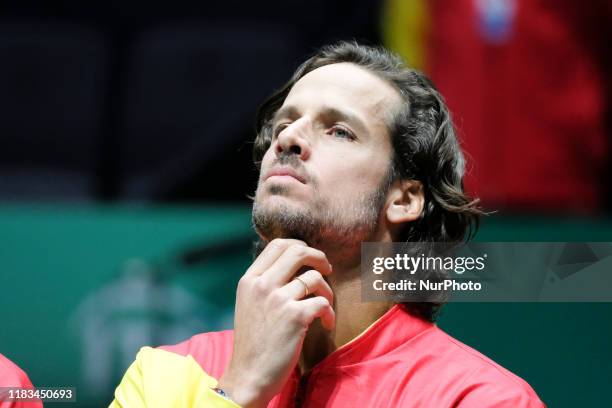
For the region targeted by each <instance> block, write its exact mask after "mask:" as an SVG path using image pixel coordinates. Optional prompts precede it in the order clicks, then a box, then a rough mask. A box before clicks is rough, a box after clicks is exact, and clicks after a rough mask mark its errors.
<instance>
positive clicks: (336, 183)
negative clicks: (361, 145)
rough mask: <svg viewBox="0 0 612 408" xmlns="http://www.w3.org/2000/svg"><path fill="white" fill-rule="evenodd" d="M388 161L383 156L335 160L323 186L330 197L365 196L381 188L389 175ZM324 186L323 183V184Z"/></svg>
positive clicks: (339, 156) (351, 157)
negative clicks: (384, 179) (381, 184)
mask: <svg viewBox="0 0 612 408" xmlns="http://www.w3.org/2000/svg"><path fill="white" fill-rule="evenodd" d="M388 164H389V163H388V160H387V159H386V158H383V157H381V155H378V156H377V155H374V154H362V155H348V154H345V155H342V154H339V155H337V156H335V157H334V158H333V165H330V167H329V168H328V169H327V174H326V176H327V177H324V179H325V180H326V181H327V182H326V183H324V185H322V186H321V187H322V188H325V189H326V190H327V191H328V192H329V195H330V196H333V197H338V196H341V197H351V198H354V197H356V196H363V195H365V194H368V193H370V192H372V191H374V190H375V189H377V188H378V187H379V186H380V183H381V182H382V180H383V178H384V177H385V176H386V174H387V169H388ZM322 184H323V183H322Z"/></svg>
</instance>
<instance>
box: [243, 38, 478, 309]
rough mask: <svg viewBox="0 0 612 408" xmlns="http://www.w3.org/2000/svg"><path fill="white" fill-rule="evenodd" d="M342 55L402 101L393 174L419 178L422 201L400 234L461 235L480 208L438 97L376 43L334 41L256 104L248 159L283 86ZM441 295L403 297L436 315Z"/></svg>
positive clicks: (414, 237)
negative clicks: (421, 299) (435, 298)
mask: <svg viewBox="0 0 612 408" xmlns="http://www.w3.org/2000/svg"><path fill="white" fill-rule="evenodd" d="M342 62H348V63H353V64H356V65H358V66H359V67H361V68H364V69H366V70H368V71H369V72H371V73H373V74H375V75H377V76H378V77H379V78H381V79H383V80H385V81H387V82H388V83H390V84H391V85H393V86H394V87H395V89H396V90H397V91H398V92H399V94H400V95H401V97H402V100H403V101H404V103H403V104H402V107H401V109H400V110H399V111H398V112H396V113H395V114H394V115H393V119H392V120H391V123H388V128H389V134H390V135H391V139H392V145H393V150H394V158H393V162H392V163H391V166H392V168H391V171H392V175H393V179H407V180H418V181H420V182H421V183H422V185H423V191H424V195H425V206H424V209H423V212H422V214H421V217H420V218H419V220H417V221H415V222H410V223H407V224H406V227H405V229H404V230H403V232H402V234H401V236H400V237H399V238H398V240H400V241H409V242H448V243H454V242H456V243H461V242H464V241H467V240H469V239H470V238H471V237H472V236H473V235H474V234H475V233H476V230H477V229H478V221H479V216H480V215H482V214H483V211H482V210H481V209H480V208H479V207H478V200H477V199H471V198H470V197H469V196H468V195H467V194H466V193H465V192H464V191H463V175H464V172H465V159H464V157H463V153H462V152H461V148H460V146H459V142H458V139H457V136H456V132H455V129H454V126H453V123H452V120H451V115H450V113H449V110H448V107H447V106H446V104H445V103H444V99H443V98H442V96H441V95H440V93H439V92H438V91H437V90H436V88H435V87H434V85H433V83H432V82H431V80H430V79H429V78H427V77H426V76H425V75H424V74H423V73H421V72H419V71H417V70H415V69H412V68H409V67H407V66H406V65H405V64H404V63H403V61H402V60H401V58H400V57H399V56H397V55H395V54H393V53H392V52H390V51H388V50H387V49H385V48H382V47H370V46H364V45H360V44H358V43H356V42H344V41H343V42H339V43H336V44H332V45H328V46H325V47H323V48H321V49H320V50H319V51H317V52H316V53H315V54H314V56H312V57H311V58H309V59H308V60H307V61H305V62H304V63H303V64H302V65H300V66H299V67H298V68H297V70H296V71H295V73H294V74H293V76H292V77H291V79H290V80H289V81H288V82H287V83H286V84H285V85H284V86H283V87H282V88H280V89H279V90H277V91H276V92H274V93H273V94H272V95H271V96H270V97H269V98H268V99H267V100H266V101H265V102H264V103H263V104H262V105H261V107H260V108H259V111H258V113H257V117H256V127H257V129H256V131H257V137H256V139H255V143H254V147H253V159H254V161H255V163H256V164H257V165H259V163H260V162H261V159H262V157H263V155H264V154H265V152H266V151H267V150H268V148H269V147H270V144H271V142H272V124H271V120H272V118H273V116H274V114H275V113H276V111H277V110H278V109H279V108H280V107H281V106H282V104H283V103H284V101H285V98H286V97H287V95H288V94H289V91H290V90H291V88H292V87H293V85H295V83H296V82H297V81H298V80H300V78H302V77H303V76H304V75H306V74H308V73H309V72H311V71H313V70H315V69H317V68H320V67H322V66H325V65H330V64H336V63H342ZM443 303H444V302H442V301H441V302H423V303H416V302H415V303H407V304H406V309H407V310H408V311H409V312H411V313H413V314H415V315H418V316H419V317H421V318H424V319H426V320H429V321H434V320H435V318H436V317H437V314H438V312H439V310H440V308H441V306H442V305H443Z"/></svg>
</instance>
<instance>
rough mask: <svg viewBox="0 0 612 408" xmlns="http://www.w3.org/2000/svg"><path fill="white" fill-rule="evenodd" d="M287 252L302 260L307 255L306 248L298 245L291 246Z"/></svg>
mask: <svg viewBox="0 0 612 408" xmlns="http://www.w3.org/2000/svg"><path fill="white" fill-rule="evenodd" d="M289 250H290V251H291V253H292V254H293V255H294V256H296V257H298V258H304V257H306V255H307V254H308V248H307V247H304V246H302V245H298V244H293V245H291V247H290V248H289Z"/></svg>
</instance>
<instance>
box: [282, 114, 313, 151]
mask: <svg viewBox="0 0 612 408" xmlns="http://www.w3.org/2000/svg"><path fill="white" fill-rule="evenodd" d="M304 119H305V118H302V119H300V120H297V121H295V122H293V123H291V124H290V125H288V126H287V127H286V128H285V129H283V130H282V131H281V132H280V133H279V134H278V137H277V140H276V155H277V156H280V155H283V154H284V155H287V154H295V155H297V156H298V157H299V158H300V159H301V160H308V157H310V153H311V147H310V143H309V142H308V137H307V132H308V123H307V122H308V121H307V120H304Z"/></svg>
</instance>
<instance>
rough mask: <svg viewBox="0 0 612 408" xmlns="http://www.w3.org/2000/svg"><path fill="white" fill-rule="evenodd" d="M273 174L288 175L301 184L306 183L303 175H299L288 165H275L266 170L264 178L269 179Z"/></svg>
mask: <svg viewBox="0 0 612 408" xmlns="http://www.w3.org/2000/svg"><path fill="white" fill-rule="evenodd" d="M273 176H288V177H293V178H294V179H296V180H297V181H299V182H300V183H302V184H306V180H305V178H304V177H302V176H301V175H299V174H298V173H297V172H296V171H295V170H293V169H292V168H290V167H276V168H273V169H271V170H270V171H268V173H267V174H266V177H265V178H266V180H267V179H269V178H270V177H273Z"/></svg>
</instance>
